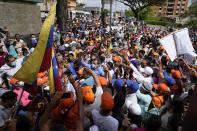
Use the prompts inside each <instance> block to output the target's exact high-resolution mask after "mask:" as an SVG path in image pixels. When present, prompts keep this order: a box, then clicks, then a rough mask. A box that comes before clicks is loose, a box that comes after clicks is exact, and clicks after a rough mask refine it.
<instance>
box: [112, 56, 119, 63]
mask: <svg viewBox="0 0 197 131" xmlns="http://www.w3.org/2000/svg"><path fill="white" fill-rule="evenodd" d="M113 61H115V62H121V58H120V56H115V57H114V58H113Z"/></svg>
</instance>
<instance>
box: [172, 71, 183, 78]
mask: <svg viewBox="0 0 197 131" xmlns="http://www.w3.org/2000/svg"><path fill="white" fill-rule="evenodd" d="M171 73H172V77H174V78H175V79H180V78H181V77H182V75H181V72H180V71H179V70H174V69H173V70H171Z"/></svg>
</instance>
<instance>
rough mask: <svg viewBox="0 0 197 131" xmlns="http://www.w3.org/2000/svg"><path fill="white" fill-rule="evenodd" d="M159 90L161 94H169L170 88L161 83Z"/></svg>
mask: <svg viewBox="0 0 197 131" xmlns="http://www.w3.org/2000/svg"><path fill="white" fill-rule="evenodd" d="M158 90H159V91H160V92H168V91H169V90H168V86H167V85H166V83H161V84H159V87H158Z"/></svg>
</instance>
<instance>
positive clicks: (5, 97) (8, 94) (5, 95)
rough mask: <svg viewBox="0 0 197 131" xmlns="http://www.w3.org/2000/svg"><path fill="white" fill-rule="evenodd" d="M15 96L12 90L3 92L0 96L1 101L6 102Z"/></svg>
mask: <svg viewBox="0 0 197 131" xmlns="http://www.w3.org/2000/svg"><path fill="white" fill-rule="evenodd" d="M16 97H17V94H16V93H14V92H12V91H8V92H5V93H3V95H2V96H1V101H2V102H6V101H8V100H14V99H16Z"/></svg>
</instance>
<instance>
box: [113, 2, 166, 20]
mask: <svg viewBox="0 0 197 131" xmlns="http://www.w3.org/2000/svg"><path fill="white" fill-rule="evenodd" d="M116 1H119V2H120V3H123V4H124V5H126V6H128V7H129V8H130V9H131V11H132V12H133V14H134V17H135V18H137V19H139V13H140V12H141V11H142V10H143V9H145V8H146V7H149V6H153V5H161V4H163V2H165V0H116Z"/></svg>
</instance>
